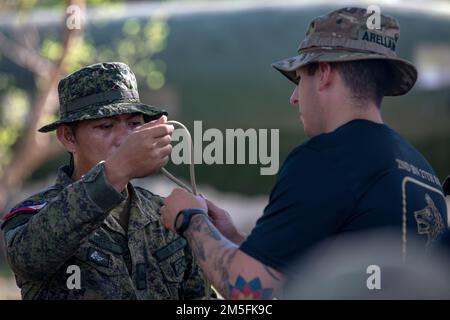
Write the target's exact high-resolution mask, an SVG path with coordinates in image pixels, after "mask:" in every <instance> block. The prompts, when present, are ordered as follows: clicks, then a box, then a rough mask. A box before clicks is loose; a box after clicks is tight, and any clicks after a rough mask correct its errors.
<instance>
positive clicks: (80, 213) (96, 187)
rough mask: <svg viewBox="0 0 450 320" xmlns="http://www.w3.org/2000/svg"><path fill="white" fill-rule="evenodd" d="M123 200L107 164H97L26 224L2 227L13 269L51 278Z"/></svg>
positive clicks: (25, 273)
mask: <svg viewBox="0 0 450 320" xmlns="http://www.w3.org/2000/svg"><path fill="white" fill-rule="evenodd" d="M123 200H124V196H123V195H122V194H120V193H119V192H117V191H116V190H115V189H114V188H113V187H112V186H111V185H110V184H109V183H108V181H107V180H106V177H105V174H104V165H103V163H99V164H97V165H96V166H94V167H93V168H92V169H91V170H90V171H89V172H88V173H87V174H85V175H84V176H83V177H82V178H81V179H80V180H78V181H77V182H75V183H73V184H70V185H68V186H67V187H65V188H64V189H63V190H62V191H61V192H60V193H59V194H58V196H57V197H55V198H53V199H51V200H49V201H48V203H47V204H46V205H45V206H44V207H43V208H42V209H40V211H39V212H38V213H36V214H34V215H32V216H30V217H29V219H28V220H27V221H26V222H25V223H21V224H19V225H18V226H13V227H10V225H14V224H11V223H9V221H8V224H6V225H3V226H2V228H4V234H5V243H6V252H7V258H8V261H9V263H10V265H11V268H12V269H13V271H14V272H15V273H16V274H19V275H21V276H23V277H24V278H25V279H42V278H44V277H46V276H48V275H50V274H51V273H52V271H55V270H57V268H58V267H59V266H60V265H61V264H63V263H64V262H65V261H66V260H67V259H68V258H70V256H71V255H73V254H74V253H75V251H76V250H77V249H78V247H79V246H80V245H81V243H82V242H83V241H84V240H85V239H86V238H87V237H88V236H89V234H90V233H92V232H93V231H94V230H95V229H97V228H98V227H99V226H100V225H101V224H102V222H103V220H104V219H105V218H106V216H107V215H108V213H109V211H110V210H111V209H112V208H114V207H115V206H117V205H118V204H119V203H120V202H122V201H123ZM13 219H14V218H12V219H11V220H13ZM16 225H17V224H16Z"/></svg>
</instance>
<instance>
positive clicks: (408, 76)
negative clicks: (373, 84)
mask: <svg viewBox="0 0 450 320" xmlns="http://www.w3.org/2000/svg"><path fill="white" fill-rule="evenodd" d="M371 15H372V13H371V12H370V11H369V12H367V10H366V9H362V8H342V9H338V10H335V11H332V12H330V13H328V14H326V15H323V16H320V17H317V18H315V19H314V20H313V21H311V23H310V25H309V28H308V31H307V32H306V38H305V39H304V40H303V41H302V42H301V43H300V46H299V48H298V53H299V54H298V55H297V56H294V57H291V58H288V59H284V60H281V61H278V62H275V63H273V64H272V66H273V67H274V68H275V69H277V70H279V71H280V72H281V73H283V74H284V75H285V76H286V77H288V78H289V79H290V80H291V81H292V82H294V83H295V84H297V81H296V76H295V70H296V69H298V68H300V67H302V66H305V65H307V64H310V63H313V62H341V61H355V60H371V59H378V60H380V59H381V60H386V61H387V63H388V64H389V66H390V67H391V70H392V77H393V78H392V79H391V80H392V84H391V86H390V87H389V88H388V91H387V92H386V93H385V95H387V96H399V95H402V94H405V93H407V92H408V91H409V90H410V89H411V88H412V87H413V86H414V83H415V82H416V80H417V70H416V68H415V67H414V66H413V65H412V63H411V62H408V61H406V60H403V59H400V58H397V55H396V54H395V49H396V47H397V41H398V39H399V37H400V26H399V24H398V21H397V20H396V19H395V18H393V17H390V16H386V15H380V20H381V21H380V29H369V28H368V27H367V20H368V18H369V17H370V16H371Z"/></svg>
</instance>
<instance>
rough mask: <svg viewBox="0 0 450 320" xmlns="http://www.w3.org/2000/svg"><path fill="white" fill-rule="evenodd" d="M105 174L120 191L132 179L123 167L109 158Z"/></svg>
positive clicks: (106, 162)
mask: <svg viewBox="0 0 450 320" xmlns="http://www.w3.org/2000/svg"><path fill="white" fill-rule="evenodd" d="M105 176H106V179H107V180H108V182H109V183H110V184H111V186H113V188H114V189H116V191H118V192H122V191H123V190H124V189H125V188H126V186H127V184H128V182H129V181H130V178H129V177H128V176H127V174H126V173H125V172H124V171H123V168H120V166H117V165H115V162H114V161H113V160H109V159H107V160H106V161H105Z"/></svg>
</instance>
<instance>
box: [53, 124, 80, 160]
mask: <svg viewBox="0 0 450 320" xmlns="http://www.w3.org/2000/svg"><path fill="white" fill-rule="evenodd" d="M56 136H57V137H58V140H59V141H60V142H61V143H62V144H63V145H64V148H66V150H67V151H69V152H72V153H75V151H76V145H77V140H76V137H75V133H74V132H73V129H72V128H71V127H70V126H68V125H65V124H61V125H59V126H58V128H57V129H56Z"/></svg>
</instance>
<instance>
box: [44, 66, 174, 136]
mask: <svg viewBox="0 0 450 320" xmlns="http://www.w3.org/2000/svg"><path fill="white" fill-rule="evenodd" d="M58 96H59V108H60V110H59V112H60V119H59V120H58V121H56V122H53V123H51V124H49V125H46V126H44V127H42V128H40V129H39V131H40V132H49V131H52V130H55V129H56V128H57V127H58V125H60V124H62V123H68V122H75V121H80V120H88V119H99V118H105V117H111V116H115V115H121V114H127V113H142V114H143V115H144V120H145V121H151V120H154V119H157V118H159V117H161V116H162V115H164V114H165V115H167V112H166V111H164V110H162V109H159V108H156V107H154V106H151V105H146V104H143V103H141V102H140V100H139V93H138V86H137V81H136V77H135V75H134V73H133V71H132V70H131V69H130V68H129V67H128V66H127V65H126V64H124V63H121V62H103V63H97V64H93V65H90V66H87V67H84V68H82V69H80V70H78V71H75V72H74V73H72V74H70V75H68V76H67V77H65V78H64V79H62V80H61V81H60V82H59V84H58Z"/></svg>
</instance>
